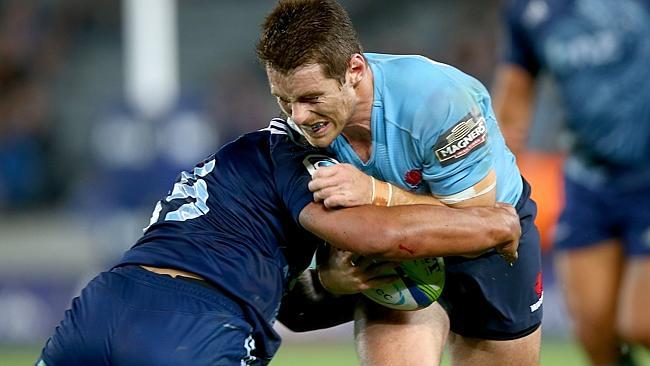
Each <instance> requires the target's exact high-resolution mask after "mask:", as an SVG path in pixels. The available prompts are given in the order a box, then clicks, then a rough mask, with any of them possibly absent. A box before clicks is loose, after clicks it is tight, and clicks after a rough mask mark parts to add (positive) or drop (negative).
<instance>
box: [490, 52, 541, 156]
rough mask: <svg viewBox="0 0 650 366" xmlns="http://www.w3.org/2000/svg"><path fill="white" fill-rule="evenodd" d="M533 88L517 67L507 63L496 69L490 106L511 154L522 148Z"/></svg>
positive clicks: (531, 83)
mask: <svg viewBox="0 0 650 366" xmlns="http://www.w3.org/2000/svg"><path fill="white" fill-rule="evenodd" d="M534 86H535V80H534V79H533V77H532V76H531V75H530V74H529V73H528V72H527V71H526V70H524V69H523V68H521V67H519V66H517V65H512V64H507V65H503V66H499V68H498V69H497V73H496V79H495V87H494V91H493V93H492V96H493V98H492V101H493V102H492V104H493V107H494V113H495V114H496V117H497V121H499V126H500V127H501V132H502V133H503V137H504V138H505V140H506V143H507V145H508V147H509V148H510V150H512V152H513V153H514V154H515V155H518V154H519V153H520V152H522V151H523V150H524V149H525V147H526V140H527V138H528V130H529V127H530V120H531V112H532V107H533V100H534V89H535V88H534Z"/></svg>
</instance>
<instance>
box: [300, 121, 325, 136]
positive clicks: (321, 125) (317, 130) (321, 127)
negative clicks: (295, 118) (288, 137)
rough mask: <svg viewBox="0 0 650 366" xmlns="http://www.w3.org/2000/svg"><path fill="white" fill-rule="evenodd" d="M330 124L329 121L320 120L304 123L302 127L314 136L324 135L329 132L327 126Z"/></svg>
mask: <svg viewBox="0 0 650 366" xmlns="http://www.w3.org/2000/svg"><path fill="white" fill-rule="evenodd" d="M329 125H330V123H329V122H326V121H319V122H316V123H313V124H311V125H302V126H301V128H302V130H303V131H304V132H305V133H307V134H309V135H310V136H312V137H322V136H323V135H324V134H325V133H327V127H329Z"/></svg>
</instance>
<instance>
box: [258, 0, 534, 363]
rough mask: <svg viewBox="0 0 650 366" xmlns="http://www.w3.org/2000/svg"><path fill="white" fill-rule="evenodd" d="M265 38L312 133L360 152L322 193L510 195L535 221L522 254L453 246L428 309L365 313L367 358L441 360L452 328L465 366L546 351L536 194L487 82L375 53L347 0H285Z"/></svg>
mask: <svg viewBox="0 0 650 366" xmlns="http://www.w3.org/2000/svg"><path fill="white" fill-rule="evenodd" d="M257 50H258V55H259V57H260V60H261V61H262V63H263V65H264V66H265V67H266V71H267V75H268V79H269V84H270V89H271V93H272V94H273V95H274V96H275V97H276V99H277V101H278V104H279V105H280V107H281V108H282V110H283V111H284V112H285V113H286V114H287V115H288V116H290V120H289V122H291V123H293V126H294V128H295V129H296V130H298V131H300V133H301V134H302V135H303V136H305V138H306V139H307V140H308V141H309V143H311V144H312V145H314V146H318V147H323V148H324V147H328V146H329V147H331V148H332V149H333V150H334V151H335V152H336V154H337V157H338V159H340V160H342V161H344V162H346V163H349V164H341V165H336V166H330V167H324V168H322V169H319V171H317V172H316V173H315V174H314V179H313V180H312V182H311V183H310V184H309V187H310V189H311V190H312V191H313V192H314V198H315V200H316V201H317V202H319V201H322V202H323V203H324V204H325V206H327V207H340V206H344V207H350V206H357V205H365V204H376V205H387V206H392V205H405V204H413V203H424V202H435V203H437V204H440V202H442V203H445V204H447V205H449V206H452V207H467V206H485V205H493V204H494V202H495V200H498V201H504V202H508V203H510V204H512V205H516V207H517V210H518V213H519V215H520V218H521V220H522V232H523V233H524V235H523V236H522V238H521V245H520V247H519V260H518V261H517V262H516V263H515V264H514V265H513V266H508V265H506V264H505V262H504V261H503V260H501V258H499V256H498V255H497V253H496V252H493V251H491V252H487V253H473V254H474V256H472V258H465V257H447V258H445V263H446V281H445V290H444V292H443V294H442V296H441V298H440V300H439V302H438V303H436V304H434V305H432V306H430V307H429V308H427V309H425V310H422V311H416V312H399V311H393V310H390V309H387V308H383V307H380V306H376V305H374V304H368V308H367V309H366V311H365V312H359V314H360V317H359V318H358V319H357V323H356V329H357V332H356V341H357V351H358V353H359V356H360V359H361V362H362V364H370V365H396V364H400V365H437V364H439V362H440V358H441V354H442V351H443V348H444V345H445V342H446V341H447V340H448V341H449V346H450V354H451V358H452V360H453V362H454V364H457V365H476V364H478V363H480V364H482V365H495V366H496V365H498V366H502V365H519V366H524V365H537V364H539V351H540V341H541V328H540V325H541V320H542V301H543V297H542V292H541V258H540V246H539V235H538V232H537V229H536V228H535V226H534V224H533V220H534V217H535V214H536V206H535V203H534V202H532V201H531V200H530V187H529V185H528V184H527V183H526V182H525V181H524V180H523V179H522V177H521V175H520V173H519V170H518V168H517V166H516V164H515V161H514V156H513V155H512V154H511V153H510V151H509V150H508V149H507V148H506V146H505V143H504V140H503V138H502V136H501V134H500V132H499V129H498V125H497V123H496V120H495V118H494V114H493V112H492V106H491V100H490V96H489V95H488V93H487V90H486V89H485V88H484V87H483V85H482V84H481V83H480V82H478V81H477V80H476V79H474V78H472V77H470V76H468V75H467V74H465V73H463V72H461V71H459V70H458V69H456V68H453V67H451V66H449V65H445V64H442V63H437V62H434V61H431V60H430V59H427V58H425V57H422V56H400V55H388V54H376V53H363V51H362V47H361V45H360V42H359V40H358V39H357V36H356V32H355V30H354V28H353V26H352V23H351V20H350V18H349V17H348V14H347V12H346V10H345V9H344V8H343V7H342V6H341V5H340V4H339V3H337V2H336V1H328V0H303V1H280V2H279V3H278V4H277V5H276V7H275V8H274V10H273V11H272V12H271V13H270V14H269V15H268V16H267V18H266V20H265V22H264V24H263V28H262V34H261V36H260V41H259V43H258V47H257ZM351 164H353V165H351ZM359 169H360V170H361V171H360V170H359ZM369 175H370V176H372V177H374V178H371V177H369ZM398 187H399V188H398ZM416 193H418V194H419V195H417V194H416ZM432 196H433V197H432ZM434 197H435V198H434ZM431 219H432V220H433V218H431ZM468 240H470V239H468ZM343 273H347V271H346V270H345V269H344V270H343ZM441 305H442V306H441ZM443 308H444V310H443ZM449 330H451V333H450V332H449ZM448 334H449V337H448ZM486 352H487V353H488V354H489V356H486Z"/></svg>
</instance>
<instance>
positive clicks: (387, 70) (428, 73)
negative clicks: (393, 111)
mask: <svg viewBox="0 0 650 366" xmlns="http://www.w3.org/2000/svg"><path fill="white" fill-rule="evenodd" d="M364 55H365V56H366V59H367V60H368V61H369V63H370V64H371V66H372V67H373V70H376V71H378V72H380V73H381V77H382V78H383V79H384V82H385V83H386V84H388V86H396V85H397V86H402V87H405V86H417V85H424V84H427V85H429V88H430V87H431V86H433V87H435V86H436V85H441V86H444V84H446V83H448V82H450V81H452V80H453V79H454V76H455V75H456V74H458V75H461V74H464V73H463V72H462V71H460V70H459V69H457V68H455V67H453V66H451V65H448V64H445V63H442V62H438V61H435V60H432V59H430V58H428V57H426V56H421V55H389V54H378V53H366V54H364ZM431 83H433V84H431Z"/></svg>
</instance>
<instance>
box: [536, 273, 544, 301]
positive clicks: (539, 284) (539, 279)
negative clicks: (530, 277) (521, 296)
mask: <svg viewBox="0 0 650 366" xmlns="http://www.w3.org/2000/svg"><path fill="white" fill-rule="evenodd" d="M543 291H544V285H543V282H542V272H537V280H536V281H535V293H537V297H542V292H543Z"/></svg>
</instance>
